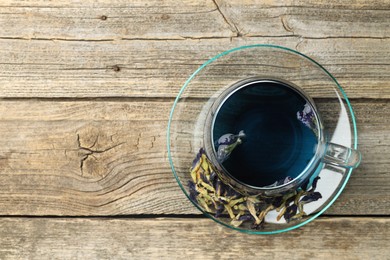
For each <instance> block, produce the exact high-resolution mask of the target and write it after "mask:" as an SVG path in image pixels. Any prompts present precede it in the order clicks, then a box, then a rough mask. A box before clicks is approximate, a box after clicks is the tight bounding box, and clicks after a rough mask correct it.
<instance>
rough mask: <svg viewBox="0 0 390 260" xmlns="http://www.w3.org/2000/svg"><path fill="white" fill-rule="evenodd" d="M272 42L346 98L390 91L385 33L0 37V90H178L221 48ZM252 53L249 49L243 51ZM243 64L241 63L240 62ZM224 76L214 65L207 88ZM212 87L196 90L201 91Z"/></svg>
mask: <svg viewBox="0 0 390 260" xmlns="http://www.w3.org/2000/svg"><path fill="white" fill-rule="evenodd" d="M257 43H272V44H277V45H283V46H286V47H290V48H292V49H297V50H299V51H301V52H302V53H305V54H307V55H309V56H310V57H312V58H314V59H315V60H317V61H318V62H319V63H321V64H322V65H323V66H325V68H326V69H328V70H329V71H330V72H331V73H333V75H334V76H335V77H336V78H337V79H338V81H339V82H340V84H341V85H342V86H343V87H344V88H345V90H346V92H347V94H348V95H349V97H351V98H390V85H389V82H390V69H389V67H390V63H389V60H388V54H389V53H390V39H359V40H357V39H301V38H299V37H282V38H278V37H277V38H255V37H251V38H234V39H233V40H229V39H205V40H178V41H144V40H134V41H113V42H69V41H45V40H43V41H38V40H31V41H30V40H15V39H14V40H0V56H1V59H0V97H3V98H15V97H20V98H34V97H44V98H57V97H76V98H83V97H169V98H172V97H175V96H176V95H177V93H178V91H179V89H180V87H181V86H182V85H183V84H184V82H185V81H186V79H187V78H188V77H189V75H190V74H191V73H193V72H194V71H195V70H196V69H197V68H198V67H199V66H200V65H201V64H202V63H204V62H205V61H206V60H208V59H209V58H211V57H213V56H214V55H216V54H217V53H220V52H222V51H224V50H227V49H230V48H233V47H237V46H241V45H248V44H257ZM248 59H250V55H249V56H248ZM239 67H240V68H242V69H245V67H246V65H245V64H244V65H242V66H239ZM221 80H223V78H222V77H221V75H220V74H219V72H218V71H216V72H215V73H214V74H212V75H211V76H210V77H209V78H208V81H207V84H209V85H210V88H213V87H215V86H217V85H219V84H220V83H221ZM208 94H209V93H208V92H207V91H205V92H199V93H196V95H197V96H198V97H202V96H203V97H204V96H207V95H208Z"/></svg>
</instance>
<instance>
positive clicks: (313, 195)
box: [300, 191, 322, 204]
mask: <svg viewBox="0 0 390 260" xmlns="http://www.w3.org/2000/svg"><path fill="white" fill-rule="evenodd" d="M319 199H322V195H321V193H319V192H318V191H316V192H313V193H310V194H308V195H306V196H304V197H303V198H302V199H301V201H300V203H302V204H307V203H310V202H313V201H317V200H319Z"/></svg>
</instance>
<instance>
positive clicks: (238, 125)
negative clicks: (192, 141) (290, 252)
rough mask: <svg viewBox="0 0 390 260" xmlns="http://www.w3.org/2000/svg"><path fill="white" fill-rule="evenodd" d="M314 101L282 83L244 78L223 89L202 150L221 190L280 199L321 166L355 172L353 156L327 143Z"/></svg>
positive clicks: (355, 152)
mask: <svg viewBox="0 0 390 260" xmlns="http://www.w3.org/2000/svg"><path fill="white" fill-rule="evenodd" d="M326 129H327V126H326V124H325V123H324V122H323V121H322V120H321V115H320V113H319V111H318V109H317V108H316V105H315V102H314V100H313V99H312V98H311V97H310V96H309V95H308V94H307V93H305V92H304V90H302V89H301V88H299V87H298V86H296V85H294V84H293V83H291V82H286V81H284V80H282V79H275V78H274V79H270V78H263V77H249V78H246V79H243V80H240V81H238V82H236V83H234V84H232V85H231V86H230V87H227V88H226V90H225V91H223V92H222V93H221V94H220V95H219V96H218V97H217V98H216V99H215V101H214V102H213V104H212V106H211V107H210V111H209V113H208V116H207V118H206V121H205V129H204V133H205V134H204V149H205V153H206V155H207V157H208V158H209V159H210V161H211V163H212V165H213V166H214V167H215V168H216V173H218V175H219V177H220V179H221V180H223V182H225V184H227V185H229V186H231V187H233V188H234V189H236V190H237V191H239V192H240V193H242V194H246V195H254V194H265V195H267V196H271V195H277V196H279V195H280V194H283V193H286V192H287V191H289V190H295V189H297V188H299V187H300V186H301V185H302V184H303V183H305V182H309V181H310V180H311V181H312V180H313V179H314V177H316V176H317V175H318V173H319V171H320V170H321V169H322V168H323V167H324V165H325V164H331V165H334V166H336V167H343V168H356V167H357V166H358V165H359V163H360V160H361V154H360V152H359V151H358V150H356V149H353V148H349V147H345V146H343V145H339V144H335V143H332V142H331V141H330V140H329V139H328V135H327V133H326Z"/></svg>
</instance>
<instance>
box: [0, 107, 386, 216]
mask: <svg viewBox="0 0 390 260" xmlns="http://www.w3.org/2000/svg"><path fill="white" fill-rule="evenodd" d="M171 105H172V103H171V101H167V100H165V99H162V100H158V99H156V100H149V101H147V100H144V101H142V100H141V101H136V100H134V99H123V100H122V101H121V102H118V101H116V99H113V100H106V99H104V100H94V101H71V100H69V101H60V100H57V101H48V100H46V101H39V100H24V101H23V100H16V101H3V102H1V103H0V136H1V138H0V164H1V165H0V189H1V193H0V204H1V207H0V215H117V214H119V215H121V214H199V212H198V211H197V210H196V209H195V208H194V207H193V206H192V205H191V203H189V202H188V201H187V199H186V198H185V196H184V195H183V194H182V192H181V191H180V189H179V187H178V185H177V184H176V182H175V181H174V178H173V176H172V173H171V170H170V168H169V166H168V162H167V152H166V141H165V138H166V137H165V136H166V134H165V129H166V125H167V119H168V114H169V110H170V107H171ZM353 105H354V108H355V112H356V115H357V119H358V125H359V137H360V150H361V151H362V153H363V163H362V164H361V166H360V167H359V168H358V169H357V170H356V171H354V173H353V176H352V178H351V180H350V182H349V183H348V185H347V188H346V190H345V192H344V193H343V194H342V196H341V197H340V198H339V199H338V200H337V202H336V203H335V204H334V205H333V206H332V207H331V208H330V209H329V210H328V211H327V214H337V215H341V214H346V215H353V214H358V215H361V214H364V215H366V214H367V215H370V214H389V213H390V211H389V209H390V196H389V194H390V193H389V188H388V187H389V186H390V175H389V171H388V169H389V166H390V162H389V160H388V158H389V154H390V149H389V147H390V146H389V136H390V135H389V130H388V129H389V128H388V126H389V125H390V121H389V120H390V102H389V101H387V100H384V101H375V102H374V101H364V100H361V101H358V100H357V101H355V102H353ZM191 107H192V108H191ZM196 107H197V104H196V101H194V103H193V105H191V104H190V105H189V109H194V108H196Z"/></svg>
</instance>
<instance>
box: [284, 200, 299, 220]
mask: <svg viewBox="0 0 390 260" xmlns="http://www.w3.org/2000/svg"><path fill="white" fill-rule="evenodd" d="M297 210H298V206H297V205H295V204H292V205H290V206H288V207H287V208H286V212H284V215H283V217H284V219H285V220H286V221H287V223H288V222H290V219H291V218H292V217H294V216H295V215H296V214H297Z"/></svg>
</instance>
